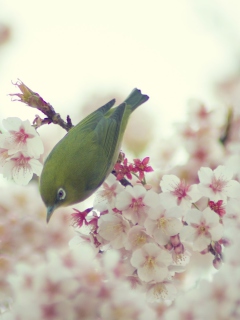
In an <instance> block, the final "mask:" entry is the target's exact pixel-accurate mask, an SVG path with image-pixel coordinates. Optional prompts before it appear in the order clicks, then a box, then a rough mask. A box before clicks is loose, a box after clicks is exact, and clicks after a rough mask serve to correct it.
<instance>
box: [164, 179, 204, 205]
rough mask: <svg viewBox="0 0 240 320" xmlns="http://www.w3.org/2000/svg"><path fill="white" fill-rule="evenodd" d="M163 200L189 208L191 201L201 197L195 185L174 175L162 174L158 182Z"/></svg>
mask: <svg viewBox="0 0 240 320" xmlns="http://www.w3.org/2000/svg"><path fill="white" fill-rule="evenodd" d="M160 186H161V188H162V191H163V193H164V194H163V195H162V197H163V201H164V203H166V202H168V203H169V204H175V205H178V206H181V207H183V208H189V209H190V208H191V205H192V203H194V202H196V201H198V200H199V199H200V198H201V196H202V195H201V194H200V192H199V190H198V188H197V185H188V184H187V183H186V182H185V181H184V180H180V179H179V178H178V177H177V176H175V175H172V174H171V175H164V176H163V177H162V180H161V182H160Z"/></svg>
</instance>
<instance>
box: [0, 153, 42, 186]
mask: <svg viewBox="0 0 240 320" xmlns="http://www.w3.org/2000/svg"><path fill="white" fill-rule="evenodd" d="M41 171H42V164H41V163H40V162H39V161H38V160H37V159H34V158H31V157H29V156H28V155H26V154H24V153H22V152H17V153H15V154H14V155H12V156H11V157H10V158H8V159H7V160H6V162H5V164H4V165H3V167H2V172H3V176H4V177H6V178H8V179H13V180H14V182H16V183H17V184H21V185H27V184H28V183H29V181H30V180H31V179H32V177H33V174H34V173H35V174H36V175H38V176H39V175H40V173H41Z"/></svg>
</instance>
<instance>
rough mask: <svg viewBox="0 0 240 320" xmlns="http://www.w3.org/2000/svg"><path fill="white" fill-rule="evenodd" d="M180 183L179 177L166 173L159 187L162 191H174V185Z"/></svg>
mask: <svg viewBox="0 0 240 320" xmlns="http://www.w3.org/2000/svg"><path fill="white" fill-rule="evenodd" d="M179 183H180V179H179V178H178V177H177V176H175V175H173V174H169V175H168V174H166V175H164V176H163V177H162V180H161V182H160V187H161V189H162V191H163V192H169V191H174V190H175V189H176V186H177V185H178V184H179Z"/></svg>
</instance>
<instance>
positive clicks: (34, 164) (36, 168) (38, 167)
mask: <svg viewBox="0 0 240 320" xmlns="http://www.w3.org/2000/svg"><path fill="white" fill-rule="evenodd" d="M29 164H30V166H31V168H32V171H33V173H35V174H36V175H37V176H40V174H41V172H42V168H43V165H42V163H41V162H40V161H38V160H37V159H31V160H30V161H29Z"/></svg>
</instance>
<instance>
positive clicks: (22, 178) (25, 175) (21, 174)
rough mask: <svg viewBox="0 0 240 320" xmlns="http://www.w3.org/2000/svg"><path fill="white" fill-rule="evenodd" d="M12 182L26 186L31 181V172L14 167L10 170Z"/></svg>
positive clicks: (23, 168)
mask: <svg viewBox="0 0 240 320" xmlns="http://www.w3.org/2000/svg"><path fill="white" fill-rule="evenodd" d="M12 176H13V180H14V181H15V182H16V183H17V184H20V185H23V186H25V185H27V184H28V183H29V181H30V180H31V179H32V176H33V172H32V170H31V168H29V167H27V166H25V167H20V168H19V167H17V166H16V167H14V168H13V170H12Z"/></svg>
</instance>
